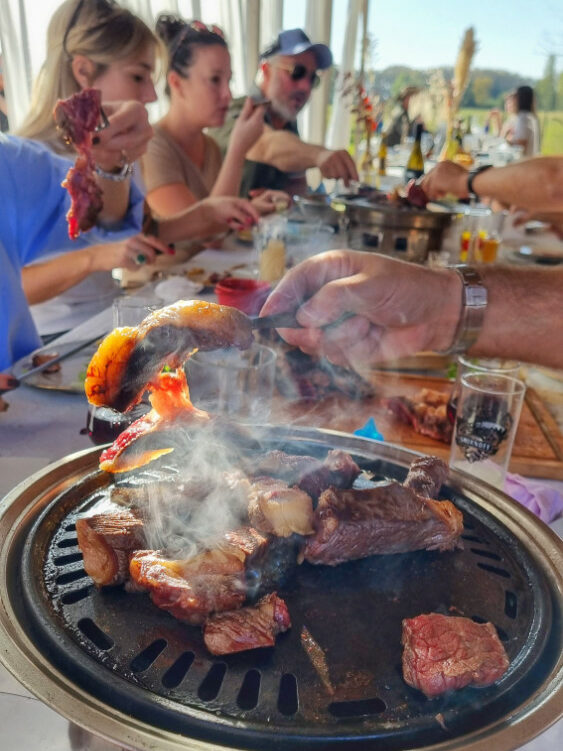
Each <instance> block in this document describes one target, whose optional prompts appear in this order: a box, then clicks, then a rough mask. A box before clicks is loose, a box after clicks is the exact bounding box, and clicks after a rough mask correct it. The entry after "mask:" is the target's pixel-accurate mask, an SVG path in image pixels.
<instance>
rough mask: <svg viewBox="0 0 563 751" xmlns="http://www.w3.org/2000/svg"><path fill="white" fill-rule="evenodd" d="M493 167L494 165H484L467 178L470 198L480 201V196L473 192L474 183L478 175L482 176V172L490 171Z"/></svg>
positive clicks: (472, 171)
mask: <svg viewBox="0 0 563 751" xmlns="http://www.w3.org/2000/svg"><path fill="white" fill-rule="evenodd" d="M492 166H493V165H492V164H482V165H481V166H480V167H477V169H473V170H471V172H470V173H469V175H468V176H467V192H468V193H469V198H474V199H475V200H476V201H477V202H478V201H479V196H478V195H477V193H476V192H475V191H474V190H473V181H474V180H475V178H476V177H477V175H480V174H481V172H484V171H485V170H488V169H490V168H491V167H492Z"/></svg>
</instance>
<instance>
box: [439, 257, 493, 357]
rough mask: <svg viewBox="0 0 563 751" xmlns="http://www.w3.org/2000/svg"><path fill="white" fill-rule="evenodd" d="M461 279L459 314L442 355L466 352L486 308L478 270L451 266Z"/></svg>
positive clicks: (485, 291)
mask: <svg viewBox="0 0 563 751" xmlns="http://www.w3.org/2000/svg"><path fill="white" fill-rule="evenodd" d="M452 268H453V269H455V271H456V272H457V273H458V274H459V276H460V277H461V281H462V290H461V315H460V318H459V322H458V325H457V329H456V332H455V335H454V340H453V343H452V345H451V347H449V348H448V349H447V350H443V351H442V352H440V354H442V355H453V354H461V353H462V352H467V350H468V349H470V348H471V346H472V345H473V344H475V342H476V341H477V339H478V338H479V334H480V332H481V329H482V327H483V321H484V318H485V310H486V309H487V288H486V287H485V286H484V285H483V280H482V279H481V275H480V274H479V272H478V271H477V270H476V269H474V268H473V267H472V266H464V265H460V266H453V267H452Z"/></svg>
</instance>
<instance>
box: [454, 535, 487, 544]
mask: <svg viewBox="0 0 563 751" xmlns="http://www.w3.org/2000/svg"><path fill="white" fill-rule="evenodd" d="M461 539H462V540H467V542H478V543H479V544H480V545H488V544H489V543H488V542H487V541H486V540H482V539H481V538H480V537H477V536H476V535H462V536H461Z"/></svg>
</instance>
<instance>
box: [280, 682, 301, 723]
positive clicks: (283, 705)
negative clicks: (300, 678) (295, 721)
mask: <svg viewBox="0 0 563 751" xmlns="http://www.w3.org/2000/svg"><path fill="white" fill-rule="evenodd" d="M298 709H299V693H298V691H297V678H296V677H295V676H294V675H293V673H284V674H283V675H282V678H281V681H280V691H279V694H278V710H279V711H280V713H281V714H283V715H285V716H286V717H291V716H292V715H294V714H297V710H298Z"/></svg>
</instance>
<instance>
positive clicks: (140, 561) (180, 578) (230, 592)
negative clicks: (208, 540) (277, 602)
mask: <svg viewBox="0 0 563 751" xmlns="http://www.w3.org/2000/svg"><path fill="white" fill-rule="evenodd" d="M129 570H130V573H131V578H132V579H133V581H134V582H135V583H136V584H138V585H139V586H141V587H142V588H143V589H147V590H148V591H149V593H150V597H151V600H152V601H153V602H154V604H155V605H157V606H158V607H159V608H163V609H164V610H168V612H169V613H171V614H172V615H173V616H174V617H175V618H178V619H179V620H181V621H187V622H188V623H191V624H194V625H198V624H201V623H203V622H204V621H205V618H206V617H207V616H208V615H209V614H210V613H214V612H217V611H221V610H234V609H235V608H240V607H241V605H242V604H243V602H244V600H245V598H246V591H245V586H244V561H243V560H241V557H240V556H239V555H237V554H236V552H235V551H234V550H210V551H205V552H203V553H199V554H198V555H195V556H193V557H192V558H188V559H184V560H170V559H168V558H166V557H165V556H164V555H163V554H162V553H159V552H157V551H154V550H138V551H137V552H136V553H135V554H134V555H133V556H132V557H131V561H130V564H129Z"/></svg>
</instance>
